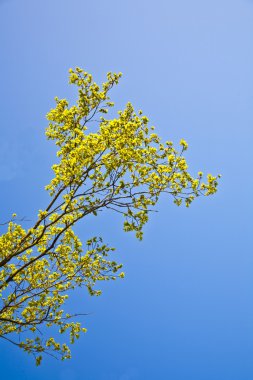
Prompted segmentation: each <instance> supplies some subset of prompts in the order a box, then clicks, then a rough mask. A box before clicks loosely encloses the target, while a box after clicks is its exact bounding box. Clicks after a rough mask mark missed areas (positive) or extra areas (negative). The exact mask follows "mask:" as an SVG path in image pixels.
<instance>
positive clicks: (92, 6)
mask: <svg viewBox="0 0 253 380" xmlns="http://www.w3.org/2000/svg"><path fill="white" fill-rule="evenodd" d="M0 55H1V59H0V70H1V71H0V72H1V95H0V97H1V99H0V100H1V103H0V107H1V127H0V131H1V134H0V137H1V138H0V194H1V221H5V220H6V219H7V218H8V217H9V216H10V214H12V213H13V212H16V213H18V215H19V216H26V217H27V219H30V220H33V218H34V216H35V215H36V212H37V210H38V209H40V208H43V206H45V205H46V203H47V201H48V198H47V194H46V192H45V191H44V190H43V188H44V185H46V184H47V183H48V182H49V180H50V178H51V176H52V172H51V170H50V167H51V165H52V164H53V163H54V160H55V157H54V152H55V150H54V147H53V144H52V142H48V141H46V138H45V136H44V129H45V126H46V120H45V114H46V113H47V112H48V110H49V109H50V108H51V107H52V106H53V105H54V102H53V98H54V96H56V95H57V96H59V97H69V98H70V99H71V98H73V96H74V92H73V89H70V88H69V87H68V85H67V81H68V79H67V75H68V72H67V71H68V69H69V68H70V67H74V66H80V67H83V68H86V69H87V70H88V71H90V72H91V73H92V74H93V75H94V77H95V79H96V80H97V82H99V81H102V80H103V79H104V77H105V74H106V72H107V71H116V72H117V71H122V72H123V78H122V81H121V84H120V85H119V86H118V87H117V89H116V90H115V91H114V92H113V94H112V97H113V99H114V100H115V103H116V106H117V107H118V108H122V107H123V106H124V104H125V103H126V102H127V101H128V100H130V101H132V102H133V104H134V105H135V106H136V108H137V109H139V108H141V109H143V111H144V113H145V114H146V115H147V116H149V117H150V120H151V122H152V123H153V124H155V125H156V127H157V131H158V133H159V134H160V135H161V136H163V137H164V138H167V139H169V140H173V141H174V142H175V143H177V142H178V141H179V140H180V138H185V139H186V141H187V142H188V143H189V151H188V153H187V159H188V161H189V164H190V171H191V173H193V174H194V173H196V172H197V171H198V170H202V171H204V172H205V173H209V172H211V173H212V174H217V173H221V174H222V179H221V181H220V188H219V192H218V193H217V195H215V196H214V197H212V198H207V199H198V200H196V201H195V202H194V204H193V205H192V206H191V208H190V209H185V208H177V207H176V206H175V205H174V204H173V203H172V202H171V199H167V198H166V197H163V198H162V199H161V201H160V203H159V205H158V210H159V213H155V214H154V215H152V218H151V220H150V223H149V224H148V226H146V227H145V230H144V231H145V236H144V240H143V242H141V243H140V242H138V241H136V240H135V238H134V235H131V234H125V233H123V232H122V223H121V220H120V218H118V217H115V216H114V215H108V214H107V215H104V216H103V215H102V216H101V218H99V219H98V218H94V219H90V220H89V221H88V222H87V221H83V223H81V224H80V225H79V227H78V229H77V230H78V232H79V234H80V236H81V237H82V238H83V239H86V238H87V237H90V236H92V235H94V234H96V233H98V234H101V235H103V236H104V239H105V240H106V242H108V243H109V244H111V245H113V246H116V247H117V256H118V260H119V261H120V262H122V263H123V264H124V270H125V272H126V278H125V279H124V280H119V281H117V282H116V283H114V282H110V283H108V284H106V286H103V290H104V291H103V295H102V296H101V297H98V298H96V299H94V298H91V297H89V296H88V295H87V294H86V292H85V291H83V292H75V293H73V298H72V304H71V306H72V307H73V309H75V310H76V311H79V312H80V311H81V312H90V313H91V314H90V315H89V316H88V317H86V318H85V320H84V325H85V326H86V327H88V333H87V334H86V335H85V336H83V337H82V338H81V339H80V340H79V341H78V342H77V343H76V344H75V346H74V347H73V349H72V353H73V359H72V360H71V361H66V362H58V361H56V360H53V359H50V358H49V359H46V360H45V361H44V362H43V363H42V365H41V367H39V368H37V367H35V365H34V361H33V358H32V357H29V356H27V355H26V354H24V353H23V352H22V351H21V350H18V349H16V348H15V347H12V346H10V345H9V344H6V342H0V350H1V356H0V365H1V375H0V377H1V378H2V379H8V380H14V379H15V380H16V379H18V380H30V379H38V380H40V379H43V380H44V379H49V380H50V379H54V380H154V379H159V380H160V379H161V380H167V379H171V380H252V379H253V360H252V358H253V252H252V211H253V210H252V209H253V207H252V190H253V175H252V163H253V162H252V161H253V160H252V139H253V132H252V131H253V69H252V68H253V1H251V0H206V1H203V0H191V1H189V0H177V1H172V0H156V1H149V0H148V1H147V0H146V1H144V0H126V1H119V0H117V1H116V0H106V1H102V0H96V1H86V0H71V1H70V0H69V1H67V0H43V1H42V0H36V1H35V0H0ZM25 226H27V227H29V222H26V224H25Z"/></svg>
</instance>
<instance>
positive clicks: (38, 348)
mask: <svg viewBox="0 0 253 380" xmlns="http://www.w3.org/2000/svg"><path fill="white" fill-rule="evenodd" d="M120 77H121V73H120V74H112V73H108V74H107V81H106V82H105V83H103V85H102V86H101V87H99V86H98V85H97V84H96V83H95V82H94V81H93V79H92V76H91V75H90V74H88V73H87V72H85V71H83V70H82V69H80V68H76V69H75V70H72V69H71V70H70V77H69V82H70V84H74V85H76V86H77V89H78V100H77V103H76V105H74V106H69V103H68V101H67V100H66V99H59V98H55V101H56V106H55V108H53V109H51V111H50V112H49V113H48V115H47V118H48V120H49V125H48V127H47V130H46V136H47V138H48V139H50V140H54V141H55V144H56V145H57V147H58V152H57V157H58V158H59V160H58V163H56V164H54V165H53V166H52V169H53V171H54V177H53V178H52V180H51V182H50V183H49V184H48V185H47V186H46V190H47V191H48V192H49V195H50V197H51V200H50V202H49V205H48V207H47V208H46V209H45V210H39V212H38V216H37V221H36V223H35V224H34V225H33V226H32V227H31V228H29V229H28V230H25V229H24V228H23V227H22V226H21V225H19V224H18V223H16V222H15V218H16V214H13V215H12V217H13V219H12V221H10V223H9V224H8V229H7V231H6V233H4V234H3V235H2V236H0V268H1V271H0V291H1V306H0V321H1V326H0V337H2V338H4V339H7V340H9V341H11V342H13V343H14V344H17V345H18V346H19V347H21V348H22V349H24V350H25V351H26V352H28V353H32V354H33V355H35V357H36V363H37V364H40V361H41V358H42V355H43V354H46V353H50V354H53V355H55V356H60V357H61V358H62V359H66V358H70V350H69V347H68V346H67V345H66V344H62V345H60V344H59V343H58V342H56V341H55V340H54V338H53V337H49V338H45V337H44V335H43V336H41V334H40V330H39V328H40V326H41V325H45V326H47V327H48V328H49V329H50V328H54V327H57V329H58V330H59V332H60V333H65V332H66V331H69V334H70V342H71V343H73V342H74V341H75V339H77V338H79V335H80V333H81V332H85V331H86V329H85V328H82V327H81V324H80V322H75V320H73V318H74V317H77V316H78V315H70V314H66V313H65V312H64V308H63V307H64V303H65V301H66V299H67V298H68V294H69V291H70V290H71V289H74V288H75V287H77V286H83V287H86V288H87V290H88V292H89V293H90V294H91V295H100V293H101V291H100V290H96V289H95V288H94V286H95V284H96V282H97V281H104V280H110V279H115V278H116V277H121V278H123V277H124V272H120V273H119V272H118V271H119V269H120V268H121V267H122V265H121V264H117V263H116V262H115V261H110V260H109V259H108V254H109V253H110V251H112V250H114V249H113V248H110V247H108V246H107V245H105V244H103V242H102V239H101V238H98V237H94V238H92V239H89V240H88V241H87V243H86V248H85V247H83V244H82V243H81V241H80V240H79V238H78V236H76V234H75V233H74V231H73V228H72V227H73V226H74V225H75V224H76V223H77V222H78V221H79V220H80V219H82V218H84V217H85V216H87V215H89V214H93V215H97V212H98V211H102V210H104V209H110V210H112V211H116V212H119V213H121V214H122V216H123V220H124V230H125V231H135V233H136V237H137V238H138V239H142V229H143V226H144V224H145V223H147V221H148V215H149V212H150V211H151V210H152V209H153V207H154V206H155V205H156V203H157V201H158V199H159V196H160V194H161V193H167V194H168V195H169V196H171V197H172V199H173V200H174V202H175V204H177V205H180V204H181V203H182V202H184V203H185V205H186V206H189V205H190V203H191V202H192V201H193V200H194V199H195V198H196V197H198V196H199V195H201V194H202V195H211V194H214V193H215V192H216V189H217V177H214V176H211V175H208V176H207V183H202V182H201V179H202V175H203V174H202V172H199V173H198V177H197V178H193V177H192V176H191V175H190V174H189V172H188V166H187V163H186V160H185V158H184V157H183V156H182V153H183V152H184V151H185V150H186V149H187V147H188V145H187V143H186V142H185V141H184V140H181V141H180V145H181V148H180V150H179V151H178V150H176V149H175V148H174V146H173V144H172V142H170V141H167V142H165V143H164V144H163V143H162V142H161V141H160V138H159V137H158V135H157V134H156V133H154V132H153V131H154V127H150V128H149V126H148V122H149V121H148V118H147V117H146V116H143V114H142V111H139V112H138V113H136V112H135V111H134V108H133V106H132V104H131V103H128V104H127V105H126V107H125V109H124V110H122V111H119V112H118V116H117V117H115V118H111V119H110V118H108V119H107V118H105V115H106V114H107V112H108V109H109V108H111V107H113V106H114V103H112V102H111V101H110V98H109V96H108V92H109V91H110V90H111V88H112V87H113V86H114V85H115V84H117V83H118V81H119V79H120ZM28 331H29V332H28ZM53 331H55V329H54V330H53ZM15 334H16V335H17V336H18V340H17V341H16V340H15Z"/></svg>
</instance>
